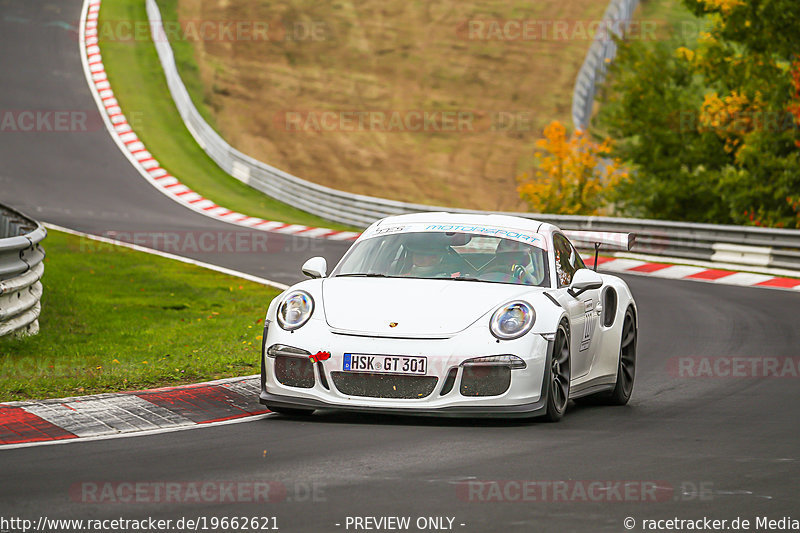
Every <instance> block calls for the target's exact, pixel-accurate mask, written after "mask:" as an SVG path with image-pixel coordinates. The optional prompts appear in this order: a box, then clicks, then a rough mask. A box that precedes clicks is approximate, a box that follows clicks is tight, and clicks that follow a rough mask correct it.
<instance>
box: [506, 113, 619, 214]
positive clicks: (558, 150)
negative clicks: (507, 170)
mask: <svg viewBox="0 0 800 533" xmlns="http://www.w3.org/2000/svg"><path fill="white" fill-rule="evenodd" d="M536 148H538V150H539V151H537V153H536V154H535V157H536V162H537V165H538V167H537V169H536V170H535V171H534V172H533V175H532V176H531V175H530V174H529V173H527V172H526V173H524V174H523V175H522V176H520V177H519V187H518V188H517V190H518V192H519V195H520V197H521V198H522V199H523V200H525V202H527V203H528V205H529V206H530V207H531V209H532V210H533V211H535V212H537V213H558V214H566V215H598V214H604V213H605V212H606V211H607V204H608V194H609V192H610V191H611V190H612V189H613V187H614V186H615V185H616V184H617V183H618V182H619V180H621V179H624V178H626V177H627V173H626V172H624V171H623V170H622V169H621V167H620V161H619V160H617V159H613V160H612V159H607V158H608V156H609V154H610V152H611V143H610V141H604V142H602V143H596V142H594V141H592V140H591V139H589V137H588V136H587V135H586V133H585V132H583V131H581V130H578V131H576V132H575V133H574V134H573V135H572V136H570V137H568V136H567V130H566V128H565V127H564V125H563V124H561V122H559V121H557V120H556V121H553V122H551V123H550V125H548V126H547V127H546V128H545V130H544V138H543V139H540V140H538V141H537V142H536Z"/></svg>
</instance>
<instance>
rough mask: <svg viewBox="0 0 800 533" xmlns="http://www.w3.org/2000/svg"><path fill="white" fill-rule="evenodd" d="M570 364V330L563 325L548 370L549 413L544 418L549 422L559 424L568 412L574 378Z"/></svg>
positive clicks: (559, 330)
mask: <svg viewBox="0 0 800 533" xmlns="http://www.w3.org/2000/svg"><path fill="white" fill-rule="evenodd" d="M570 362H571V361H570V345H569V329H568V327H567V325H566V324H564V323H561V324H559V326H558V330H557V331H556V338H555V339H554V340H553V354H552V357H551V358H550V364H549V365H548V368H547V411H546V412H545V414H544V417H543V418H544V419H545V420H547V421H548V422H558V421H559V420H561V418H562V417H563V416H564V413H565V412H566V410H567V403H569V381H570V378H571V377H572V372H571V364H570Z"/></svg>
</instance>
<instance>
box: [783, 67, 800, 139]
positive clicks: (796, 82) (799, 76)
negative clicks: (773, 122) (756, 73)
mask: <svg viewBox="0 0 800 533" xmlns="http://www.w3.org/2000/svg"><path fill="white" fill-rule="evenodd" d="M795 57H796V59H795V60H794V61H792V89H793V94H792V101H791V102H790V103H789V105H788V106H787V107H786V110H787V111H788V112H789V113H790V114H791V115H792V117H794V121H795V122H796V123H797V124H798V125H800V54H798V55H797V56H795ZM794 144H795V145H797V147H798V148H800V141H794Z"/></svg>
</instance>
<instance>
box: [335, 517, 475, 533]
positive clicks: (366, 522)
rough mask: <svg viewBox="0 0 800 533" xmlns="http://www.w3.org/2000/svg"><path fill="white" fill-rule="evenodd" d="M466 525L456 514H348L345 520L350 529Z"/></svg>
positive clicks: (449, 528)
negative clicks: (417, 515) (457, 520)
mask: <svg viewBox="0 0 800 533" xmlns="http://www.w3.org/2000/svg"><path fill="white" fill-rule="evenodd" d="M336 525H337V526H341V525H342V524H336ZM465 525H466V524H462V523H458V524H457V523H456V517H455V516H419V517H411V516H348V517H346V518H345V521H344V528H345V529H346V530H349V531H374V530H378V531H452V530H453V529H455V526H460V527H464V526H465Z"/></svg>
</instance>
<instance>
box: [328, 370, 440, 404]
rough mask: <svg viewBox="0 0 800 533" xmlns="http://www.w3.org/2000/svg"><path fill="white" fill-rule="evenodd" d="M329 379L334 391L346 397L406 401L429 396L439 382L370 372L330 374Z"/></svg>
mask: <svg viewBox="0 0 800 533" xmlns="http://www.w3.org/2000/svg"><path fill="white" fill-rule="evenodd" d="M331 377H332V378H333V384H334V386H335V387H336V389H337V390H338V391H339V392H341V393H342V394H347V395H348V396H367V397H369V398H399V399H407V400H412V399H418V398H425V397H426V396H429V395H430V394H431V393H432V392H433V389H435V388H436V382H437V381H438V380H439V378H437V377H436V376H398V375H393V374H374V373H371V372H331Z"/></svg>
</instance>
